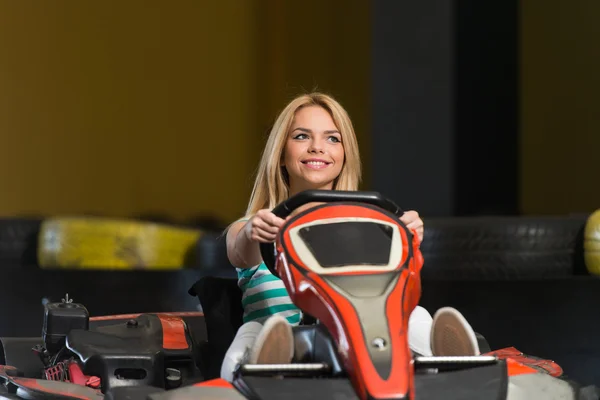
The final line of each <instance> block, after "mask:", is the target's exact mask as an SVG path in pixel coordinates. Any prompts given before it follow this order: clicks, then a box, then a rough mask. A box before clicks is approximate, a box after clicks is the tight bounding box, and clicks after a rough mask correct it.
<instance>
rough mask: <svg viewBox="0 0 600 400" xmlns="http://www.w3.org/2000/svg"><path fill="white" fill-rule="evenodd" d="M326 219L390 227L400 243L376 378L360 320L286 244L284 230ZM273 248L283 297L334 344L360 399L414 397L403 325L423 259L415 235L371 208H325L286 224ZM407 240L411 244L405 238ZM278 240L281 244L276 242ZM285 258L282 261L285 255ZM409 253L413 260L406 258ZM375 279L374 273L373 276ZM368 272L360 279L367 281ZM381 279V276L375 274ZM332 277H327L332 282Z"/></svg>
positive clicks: (345, 300)
mask: <svg viewBox="0 0 600 400" xmlns="http://www.w3.org/2000/svg"><path fill="white" fill-rule="evenodd" d="M332 218H350V219H351V218H369V219H372V220H376V221H383V222H388V223H392V224H394V225H396V226H397V227H398V231H399V233H400V240H401V242H402V247H403V248H402V258H401V261H400V263H399V265H397V266H396V269H395V273H396V274H398V275H399V277H398V279H397V281H396V282H395V283H394V287H393V289H392V290H391V291H390V292H389V293H388V295H387V299H386V300H385V318H386V319H387V328H388V333H389V338H390V341H391V343H389V346H391V368H390V370H389V374H388V376H385V377H382V376H381V375H380V373H378V372H377V369H376V367H375V365H374V362H373V361H372V359H371V356H370V355H369V347H368V346H369V345H370V344H369V343H367V341H366V338H365V335H364V332H363V328H362V324H361V315H359V313H357V311H356V310H355V308H354V306H353V305H352V303H351V301H350V300H349V299H348V298H347V297H346V296H345V295H343V294H341V293H340V292H339V291H338V290H336V289H335V288H333V287H332V286H331V285H330V284H329V283H328V282H326V281H325V280H324V279H323V276H320V275H318V274H316V273H314V272H311V271H310V270H308V268H307V267H306V266H305V265H304V264H303V262H302V260H301V259H300V257H299V255H298V254H297V253H296V251H295V249H294V246H293V245H292V243H291V238H290V233H289V232H290V230H291V229H293V228H294V227H297V226H300V225H303V224H305V223H308V222H312V221H315V220H323V219H332ZM282 232H283V234H282V235H283V238H281V237H280V240H279V241H278V242H277V254H278V258H277V260H276V270H277V272H278V274H279V276H280V277H281V279H282V280H283V281H284V282H285V284H286V287H287V288H288V292H289V295H290V297H291V299H292V301H293V302H294V304H296V305H297V306H298V307H299V308H301V309H303V310H305V311H306V312H307V313H309V314H310V315H312V316H313V317H315V318H317V319H319V320H320V321H321V322H322V323H323V324H324V325H325V326H326V327H327V328H328V330H329V332H330V333H331V335H332V337H333V340H334V342H335V343H336V344H337V347H338V348H337V349H338V352H339V354H340V356H341V359H342V363H343V364H344V368H345V370H346V371H347V372H348V375H349V377H350V379H351V381H352V384H353V385H354V387H355V389H356V391H357V394H358V395H359V397H360V398H361V399H367V398H369V399H390V398H404V397H410V398H413V397H414V386H413V377H414V365H413V360H412V354H411V352H410V349H409V347H408V336H407V334H408V319H409V316H410V314H411V313H412V311H413V310H414V308H415V307H416V305H417V304H418V302H419V299H420V296H421V281H420V274H419V272H420V270H421V267H422V265H423V257H422V255H421V252H420V250H419V243H418V238H417V235H416V234H413V235H411V234H410V233H409V231H408V230H407V229H406V227H405V226H404V225H402V224H400V223H399V220H398V218H397V217H395V216H393V215H389V214H388V213H384V212H382V211H381V210H380V209H377V208H370V207H366V206H355V205H341V204H335V205H327V206H323V207H320V208H317V209H313V210H311V212H310V213H307V214H304V215H300V216H298V217H295V218H293V219H292V220H290V221H289V222H288V224H287V226H286V227H285V229H282ZM410 237H412V240H410V239H409V238H410ZM281 239H282V240H281ZM284 247H285V251H286V252H287V257H288V258H286V252H284ZM410 252H412V255H413V257H411V258H409V253H410ZM374 273H376V272H374ZM368 274H369V273H368V268H365V269H364V270H363V271H361V272H360V273H352V272H345V273H342V274H341V275H363V276H364V275H368ZM379 274H381V272H379ZM336 275H338V274H336V273H335V272H333V273H332V274H331V275H330V276H336Z"/></svg>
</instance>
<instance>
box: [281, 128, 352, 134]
mask: <svg viewBox="0 0 600 400" xmlns="http://www.w3.org/2000/svg"><path fill="white" fill-rule="evenodd" d="M294 131H302V132H306V133H312V131H311V130H310V129H307V128H302V127H298V128H295V129H294V130H292V132H294ZM324 133H327V134H332V133H340V131H338V130H337V129H334V130H329V131H324Z"/></svg>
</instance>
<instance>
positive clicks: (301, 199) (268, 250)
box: [259, 190, 404, 278]
mask: <svg viewBox="0 0 600 400" xmlns="http://www.w3.org/2000/svg"><path fill="white" fill-rule="evenodd" d="M337 202H356V203H366V204H371V205H374V206H377V207H380V208H383V209H384V210H386V211H389V212H391V213H393V214H395V215H396V216H398V217H401V216H402V215H403V214H404V211H403V210H402V209H401V208H400V207H398V205H396V203H394V202H393V201H392V200H390V199H387V198H385V197H383V196H382V195H381V194H379V193H378V192H359V191H351V190H306V191H304V192H300V193H298V194H296V195H295V196H292V197H290V198H289V199H287V200H285V201H283V202H282V203H280V204H278V205H277V206H276V207H275V208H274V209H273V211H272V212H273V214H275V215H276V216H278V217H279V218H283V219H285V218H287V217H288V216H289V215H290V214H291V213H292V212H293V211H294V210H296V209H297V208H298V207H301V206H303V205H305V204H308V203H337ZM259 247H260V254H261V256H262V259H263V262H264V263H265V265H266V266H267V268H268V269H269V271H271V273H272V274H273V275H275V276H276V277H278V278H279V275H278V274H277V271H275V244H274V243H260V246H259Z"/></svg>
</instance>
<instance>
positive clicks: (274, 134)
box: [246, 92, 361, 218]
mask: <svg viewBox="0 0 600 400" xmlns="http://www.w3.org/2000/svg"><path fill="white" fill-rule="evenodd" d="M308 106H319V107H322V108H323V109H325V110H326V111H327V112H328V113H329V114H330V115H331V118H332V119H333V122H334V124H335V125H336V127H337V129H338V130H339V131H340V135H341V136H342V144H343V146H344V153H345V157H344V165H343V166H342V170H341V172H340V175H339V176H338V177H337V179H336V180H335V182H334V184H333V189H334V190H358V185H359V183H360V179H361V163H360V154H359V150H358V142H357V140H356V134H355V133H354V127H353V126H352V121H351V120H350V117H349V116H348V113H347V112H346V110H345V109H344V108H343V107H342V106H341V105H340V104H339V103H338V102H337V101H336V100H334V99H333V98H332V97H331V96H328V95H326V94H323V93H318V92H315V93H309V94H305V95H301V96H298V97H296V98H295V99H294V100H292V101H291V102H290V103H289V104H288V105H287V106H286V107H285V108H284V109H283V111H282V112H281V114H279V117H278V118H277V120H276V121H275V124H274V125H273V128H272V129H271V132H270V134H269V138H268V140H267V144H266V146H265V149H264V151H263V154H262V157H261V160H260V164H259V166H258V171H257V175H256V180H255V181H254V188H253V189H252V194H251V196H250V201H249V203H248V208H247V209H246V218H248V217H249V216H251V215H253V214H255V213H256V212H257V211H259V210H261V209H264V208H267V209H273V208H274V207H275V206H276V205H277V204H279V203H281V202H282V201H284V200H286V199H287V198H288V197H289V184H288V181H287V179H286V176H285V174H284V171H283V168H281V158H282V154H283V150H284V147H285V143H286V140H287V136H288V131H289V129H290V128H291V125H292V122H293V120H294V117H295V115H296V112H297V111H298V110H299V109H301V108H303V107H308Z"/></svg>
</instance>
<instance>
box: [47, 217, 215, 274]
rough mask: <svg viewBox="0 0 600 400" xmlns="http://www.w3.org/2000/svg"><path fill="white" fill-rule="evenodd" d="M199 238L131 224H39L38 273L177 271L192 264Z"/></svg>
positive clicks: (197, 234)
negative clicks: (48, 271) (95, 270)
mask: <svg viewBox="0 0 600 400" xmlns="http://www.w3.org/2000/svg"><path fill="white" fill-rule="evenodd" d="M202 235H203V232H202V231H201V230H197V229H190V228H182V227H176V226H170V225H166V224H158V223H151V222H141V221H133V220H125V219H123V220H120V219H105V218H89V217H81V218H77V217H73V218H50V219H47V220H45V221H44V222H43V223H42V226H41V228H40V233H39V239H38V261H39V265H40V267H41V268H44V269H110V270H132V269H140V270H177V269H182V268H185V267H187V266H191V265H193V264H194V260H193V259H194V257H195V246H196V243H197V242H198V240H199V239H200V237H202Z"/></svg>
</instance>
